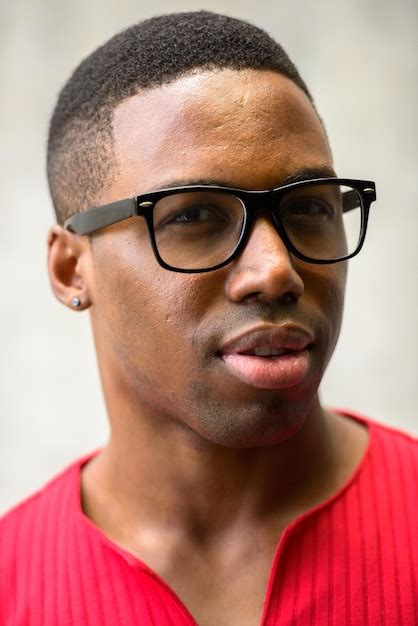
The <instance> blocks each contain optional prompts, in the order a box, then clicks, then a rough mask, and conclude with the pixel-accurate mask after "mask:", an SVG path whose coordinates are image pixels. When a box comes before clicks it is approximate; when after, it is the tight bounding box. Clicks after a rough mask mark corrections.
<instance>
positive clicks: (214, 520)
mask: <svg viewBox="0 0 418 626" xmlns="http://www.w3.org/2000/svg"><path fill="white" fill-rule="evenodd" d="M111 415H112V413H111ZM121 416H124V417H123V419H122V418H121ZM336 420H337V421H338V418H333V417H332V416H330V415H329V414H328V413H327V412H326V411H324V410H323V409H322V408H321V406H320V404H319V401H316V402H315V405H314V407H313V408H312V410H311V412H310V413H309V415H307V416H306V420H305V422H304V424H303V427H302V428H301V429H300V430H299V431H298V432H297V433H295V434H293V435H292V436H291V437H289V439H287V440H286V441H282V442H281V443H280V444H277V445H272V446H264V447H258V448H250V449H231V448H226V447H224V446H220V445H218V444H214V443H211V442H208V441H205V440H202V439H201V438H200V436H198V435H197V434H196V433H194V432H193V431H188V430H186V429H185V427H184V426H182V427H179V425H177V424H175V423H173V422H172V421H170V422H166V423H164V424H161V422H159V423H158V427H157V428H155V424H156V423H157V420H152V419H151V420H149V419H144V415H143V414H142V412H141V411H138V410H137V411H135V410H132V408H130V407H123V406H121V403H120V402H119V403H118V416H117V418H116V415H114V419H113V420H111V421H113V427H112V435H111V438H110V442H109V444H108V445H107V446H106V447H105V449H104V450H103V452H102V453H101V454H100V455H99V456H98V457H97V458H96V459H95V461H94V463H92V464H91V467H90V470H89V471H90V475H91V476H90V478H91V479H92V481H93V483H94V485H95V489H96V494H97V493H101V494H102V498H106V499H107V505H108V504H110V501H113V504H116V505H117V506H116V507H115V506H112V507H111V508H110V507H107V506H106V507H103V509H104V508H108V509H109V510H113V511H115V513H112V517H113V516H114V515H118V513H117V512H119V519H118V520H116V519H114V520H113V521H114V525H115V527H119V528H120V525H121V523H122V521H121V520H123V524H124V526H125V529H128V528H130V529H137V528H139V527H143V526H146V527H149V528H151V527H152V528H154V529H155V528H158V529H161V530H163V529H164V528H165V527H167V529H168V527H169V529H171V530H174V531H175V532H181V534H182V535H183V534H184V535H185V536H188V537H193V538H201V539H202V540H203V538H205V539H206V540H207V541H210V537H211V536H219V535H220V534H222V533H226V532H230V531H231V530H232V528H233V527H235V528H237V527H245V526H246V527H249V526H252V527H253V526H254V525H256V524H262V523H264V521H266V520H268V519H269V518H273V517H277V516H280V517H283V518H286V516H287V515H288V512H289V511H291V510H292V511H294V510H299V509H303V508H304V507H305V508H306V507H309V505H312V506H313V505H314V504H316V499H317V498H318V497H319V498H320V494H321V493H325V492H327V490H329V489H332V487H331V485H330V478H331V477H333V478H335V476H336V471H335V470H336V457H337V451H336V448H337V447H338V437H336V429H335V423H336ZM87 468H88V466H87ZM87 468H86V469H87ZM331 482H332V481H331ZM90 484H91V483H90ZM324 490H325V492H324ZM105 494H106V495H105ZM326 495H327V493H325V496H326ZM109 499H110V500H109ZM102 502H104V500H102ZM96 503H99V500H96ZM86 508H87V510H86ZM85 510H86V512H87V514H89V511H88V503H87V507H85ZM107 523H110V522H109V521H108V522H107ZM127 532H128V531H127Z"/></svg>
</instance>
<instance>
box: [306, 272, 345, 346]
mask: <svg viewBox="0 0 418 626" xmlns="http://www.w3.org/2000/svg"><path fill="white" fill-rule="evenodd" d="M346 278H347V262H342V263H335V264H332V265H318V266H313V265H312V266H311V268H310V269H309V270H308V272H307V273H305V276H304V284H305V298H306V300H307V301H308V302H309V309H313V311H314V312H315V314H316V315H317V316H318V317H319V318H320V319H322V326H323V332H324V342H325V343H326V352H328V353H329V354H328V358H329V357H330V356H331V354H332V351H333V349H334V347H335V344H336V342H337V339H338V335H339V333H340V328H341V321H342V315H343V309H344V296H345V285H346Z"/></svg>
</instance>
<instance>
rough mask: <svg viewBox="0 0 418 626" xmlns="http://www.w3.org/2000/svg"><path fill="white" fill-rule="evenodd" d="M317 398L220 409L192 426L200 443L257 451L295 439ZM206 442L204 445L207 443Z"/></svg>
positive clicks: (212, 411) (206, 415) (209, 412)
mask: <svg viewBox="0 0 418 626" xmlns="http://www.w3.org/2000/svg"><path fill="white" fill-rule="evenodd" d="M316 401H318V399H317V396H316V395H315V396H314V397H313V398H311V401H310V402H307V398H306V396H305V397H304V398H303V399H302V398H299V401H295V400H293V401H290V402H281V403H280V406H277V403H274V404H273V405H272V404H271V403H266V402H264V403H260V404H257V405H254V404H252V405H246V406H245V407H241V408H240V409H239V410H230V411H226V410H225V407H223V409H222V408H221V407H219V408H218V409H213V410H211V411H208V407H206V411H205V416H200V419H199V421H198V423H196V422H194V423H193V424H192V425H190V426H191V428H192V430H193V431H194V433H195V434H197V435H198V437H199V438H200V440H201V441H202V440H203V441H206V442H210V443H214V444H217V445H220V446H224V447H226V448H235V449H243V448H257V447H262V446H273V445H277V444H279V443H282V442H283V441H287V440H288V439H290V438H291V437H294V436H295V435H296V434H297V433H298V432H299V431H300V429H301V428H302V427H303V426H304V424H305V423H306V421H307V419H308V418H309V415H310V414H311V413H312V410H313V407H314V405H315V402H316ZM203 441H202V443H203Z"/></svg>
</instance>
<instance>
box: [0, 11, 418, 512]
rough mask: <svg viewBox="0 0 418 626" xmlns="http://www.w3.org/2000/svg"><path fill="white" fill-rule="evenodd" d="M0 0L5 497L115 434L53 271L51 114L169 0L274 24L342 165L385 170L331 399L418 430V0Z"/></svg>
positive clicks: (83, 339) (0, 437) (349, 302)
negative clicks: (72, 82)
mask: <svg viewBox="0 0 418 626" xmlns="http://www.w3.org/2000/svg"><path fill="white" fill-rule="evenodd" d="M0 2H1V4H0V97H1V103H0V106H1V109H0V110H1V119H0V139H1V149H0V160H1V162H0V163H1V167H0V176H1V184H0V203H1V211H0V261H1V263H0V267H1V283H2V284H1V296H0V298H1V307H0V322H1V329H2V330H1V350H0V355H1V356H0V359H1V361H0V381H1V396H0V418H1V420H0V446H1V450H0V464H1V465H0V477H1V485H0V512H3V511H5V510H6V509H8V508H9V507H10V506H11V505H12V504H14V503H16V502H17V501H19V500H21V499H22V498H23V497H25V496H27V495H28V494H30V493H31V492H32V491H34V490H35V489H37V488H38V487H40V486H42V485H43V484H44V483H45V481H46V480H48V479H49V478H51V477H52V476H53V475H54V474H55V473H57V472H58V471H59V470H61V469H62V468H63V467H65V466H66V465H67V464H68V463H70V462H71V461H72V460H73V459H75V458H76V456H81V455H82V454H83V453H85V452H88V451H89V450H91V449H93V448H96V447H98V446H100V445H103V444H104V443H105V442H106V439H107V436H108V426H107V419H106V413H105V407H104V402H103V398H102V393H101V389H100V384H99V379H98V373H97V367H96V361H95V354H94V349H93V341H92V337H91V332H90V322H89V315H88V313H83V314H76V313H74V312H72V311H70V310H69V309H68V308H65V307H64V306H62V305H60V304H59V303H58V302H57V301H56V300H55V299H54V297H53V295H52V292H51V290H50V287H49V282H48V277H47V272H46V234H47V230H48V228H49V226H50V225H51V224H52V223H53V221H54V218H53V213H52V208H51V204H50V200H49V196H48V190H47V184H46V176H45V146H46V133H47V125H48V120H49V116H50V114H51V111H52V108H53V106H54V104H55V99H56V96H57V93H58V90H59V89H60V88H61V86H62V85H63V83H64V82H65V80H66V79H67V78H68V77H69V74H70V72H71V71H72V70H73V69H74V68H75V66H76V65H77V64H78V63H79V62H80V60H81V59H82V58H84V57H85V56H86V55H87V54H89V53H90V52H91V51H92V50H93V49H94V48H96V47H97V46H98V45H100V44H101V43H103V42H104V41H105V40H107V39H108V38H109V37H110V36H112V35H113V34H114V33H115V32H117V31H119V30H122V29H123V28H125V27H127V26H129V25H131V24H132V23H134V22H135V21H138V20H140V19H142V18H145V17H150V16H152V15H155V14H158V13H162V12H171V11H180V10H197V9H201V8H205V9H212V10H215V11H220V12H223V13H227V14H230V15H233V16H236V17H242V18H246V19H249V20H250V21H253V22H254V23H255V24H257V25H259V26H261V27H263V28H265V29H267V30H268V31H269V32H270V33H271V34H272V35H273V36H275V37H276V38H277V39H278V41H280V42H281V43H282V44H283V46H284V47H285V49H286V50H287V51H288V53H289V54H290V56H291V58H292V59H293V60H294V61H295V63H296V65H297V66H298V68H299V69H300V71H301V74H302V76H303V77H304V79H305V81H306V82H307V84H308V86H309V87H310V89H311V91H312V93H313V95H314V98H315V100H316V103H317V106H318V109H319V112H320V114H321V116H322V117H323V119H324V120H325V123H326V126H327V130H328V133H329V136H330V139H331V145H332V148H333V151H334V156H335V163H336V168H337V173H339V175H340V176H344V177H353V178H365V179H371V180H375V181H376V185H377V191H378V201H377V203H375V205H374V206H373V208H372V214H371V220H370V225H369V232H368V237H367V240H366V245H365V248H364V250H363V251H362V253H361V255H360V256H359V257H357V258H356V259H354V260H353V261H352V262H351V266H350V271H349V282H348V287H347V299H346V309H345V319H344V324H343V329H342V335H341V338H340V341H339V345H338V347H337V350H336V353H335V355H334V358H333V360H332V363H331V365H330V367H329V369H328V372H327V374H326V378H325V379H324V382H323V385H322V398H323V400H324V402H325V403H326V404H328V405H331V406H334V407H347V408H352V409H357V410H358V411H361V412H363V413H365V414H367V415H369V416H370V417H372V418H374V419H375V420H377V421H380V422H383V423H387V424H389V425H392V426H394V427H397V428H401V429H403V430H407V431H409V432H412V433H415V434H418V422H417V418H416V408H417V404H418V402H417V400H418V386H417V378H418V377H417V373H418V372H417V369H418V368H417V359H416V349H417V341H416V332H417V326H418V325H417V322H418V319H417V318H418V315H417V310H418V307H417V299H418V297H417V281H416V268H417V262H416V253H417V242H418V237H417V225H418V211H417V208H418V206H417V205H418V186H417V172H418V167H417V165H418V163H417V160H418V159H417V137H418V132H417V131H418V128H417V127H418V122H417V119H418V116H417V75H418V74H417V59H418V55H417V48H416V41H417V35H418V33H417V30H418V29H417V22H418V19H417V7H418V5H417V3H416V2H414V1H413V0H410V1H407V0H403V1H402V0H401V1H398V2H396V3H395V2H392V1H391V2H388V1H387V0H361V1H360V0H343V1H341V2H338V0H337V1H334V2H318V1H315V2H313V1H312V2H308V1H306V2H295V1H294V0H283V1H279V2H278V1H277V0H274V1H273V0H272V1H271V2H268V1H267V0H258V2H246V1H242V0H241V1H240V2H238V1H232V0H223V1H214V0H213V1H209V2H206V3H205V4H196V3H194V2H180V1H176V2H168V1H166V2H163V1H161V0H154V2H152V3H144V2H141V1H139V2H138V1H135V2H134V1H132V0H117V1H116V0H108V1H107V2H106V3H101V2H99V1H98V0H89V2H85V1H84V0H77V1H74V0H72V1H70V2H64V0H59V1H56V2H48V3H47V2H45V1H44V2H39V1H38V2H36V1H31V2H19V1H14V2H7V3H6V2H5V1H4V0H0Z"/></svg>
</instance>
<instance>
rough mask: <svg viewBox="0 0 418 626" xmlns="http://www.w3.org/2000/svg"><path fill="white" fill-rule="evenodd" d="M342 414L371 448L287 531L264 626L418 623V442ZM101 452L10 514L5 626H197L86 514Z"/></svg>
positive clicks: (0, 555) (4, 545)
mask: <svg viewBox="0 0 418 626" xmlns="http://www.w3.org/2000/svg"><path fill="white" fill-rule="evenodd" d="M340 413H343V414H345V415H346V416H347V417H349V418H351V419H354V420H357V421H359V422H361V423H363V424H365V425H366V426H367V427H368V430H369V444H368V449H367V451H366V452H365V454H364V456H363V458H362V460H361V463H360V465H359V466H358V467H357V469H356V470H355V472H354V473H353V475H352V476H351V478H350V479H349V480H348V481H347V483H346V484H345V485H344V486H343V487H342V488H341V489H340V490H339V491H338V492H337V493H336V494H334V496H332V497H331V498H329V499H328V500H326V501H325V502H323V503H321V504H320V505H318V506H316V507H315V508H313V509H310V510H309V511H308V512H306V513H305V514H303V515H301V516H299V517H298V518H297V519H296V520H294V521H293V522H292V523H291V524H290V525H289V526H288V527H287V528H286V530H285V531H284V533H283V534H282V536H281V538H280V540H279V542H278V545H277V548H276V553H275V556H274V559H273V563H272V566H271V570H270V578H269V583H268V587H267V590H266V596H265V603H264V613H263V617H262V621H261V626H328V625H329V626H331V625H332V626H345V625H346V626H357V625H358V626H364V625H370V626H378V625H379V626H417V625H418V587H417V583H418V496H417V492H418V440H417V439H416V438H414V437H412V436H410V435H408V434H406V433H403V432H401V431H398V430H396V429H394V428H391V427H387V426H384V425H383V424H380V423H378V422H375V421H372V420H370V419H369V418H366V417H364V416H361V415H358V414H353V413H351V412H350V413H349V412H346V411H340ZM98 452H99V450H95V451H94V452H90V453H89V454H87V455H85V456H83V457H82V458H80V459H78V460H76V461H75V462H73V463H72V464H71V465H70V466H68V467H67V468H66V469H64V470H63V471H62V472H61V473H60V474H58V475H57V476H55V477H54V478H53V479H52V480H50V481H49V482H48V483H47V484H46V485H45V486H44V487H43V488H42V489H40V490H39V491H37V492H36V493H34V494H33V495H32V496H30V497H29V498H27V499H26V500H24V501H23V502H21V503H20V504H18V505H17V506H15V507H14V508H13V509H11V510H10V511H9V512H8V513H7V514H6V515H4V516H3V517H2V519H1V522H0V624H1V626H70V625H71V626H74V625H76V626H84V625H85V626H133V625H135V626H191V625H196V624H197V622H196V621H195V619H194V618H193V617H192V616H191V615H190V613H189V611H188V610H187V608H186V607H185V606H184V604H183V603H182V601H181V599H180V598H178V597H177V595H176V594H175V593H174V591H173V590H171V589H170V588H169V586H168V585H167V584H166V583H165V582H164V580H162V578H161V577H160V576H159V575H158V574H156V573H155V572H153V571H152V570H151V569H150V568H149V567H148V566H147V565H146V564H145V563H144V562H142V561H141V560H140V559H138V558H137V557H135V556H133V555H131V554H129V553H128V552H126V551H125V550H124V549H122V548H120V547H118V546H117V545H115V544H114V543H113V542H112V541H111V540H110V539H109V538H107V537H106V536H105V534H104V533H103V532H102V531H101V530H100V529H99V528H98V527H97V526H95V525H94V524H93V522H92V521H90V520H89V519H88V518H87V516H86V515H85V514H84V513H83V511H82V508H81V500H80V469H81V467H82V465H83V464H84V463H86V462H87V461H88V460H89V459H91V458H92V457H93V456H94V455H95V454H97V453H98ZM208 602H210V598H208ZM214 626H216V625H214Z"/></svg>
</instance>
